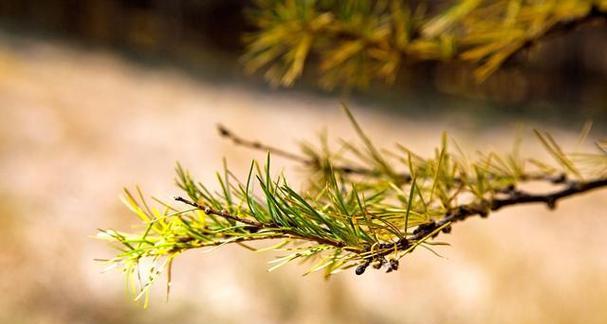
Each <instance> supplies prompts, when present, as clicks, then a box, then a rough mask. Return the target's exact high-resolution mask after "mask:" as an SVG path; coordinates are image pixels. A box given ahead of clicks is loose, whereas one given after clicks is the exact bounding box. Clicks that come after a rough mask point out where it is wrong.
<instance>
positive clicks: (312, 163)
mask: <svg viewBox="0 0 607 324" xmlns="http://www.w3.org/2000/svg"><path fill="white" fill-rule="evenodd" d="M217 129H218V131H219V135H220V136H221V137H223V138H226V139H228V140H231V141H232V143H234V144H235V145H237V146H242V147H245V148H249V149H253V150H259V151H262V152H264V153H268V152H269V153H271V154H272V155H274V156H280V157H283V158H286V159H288V160H292V161H294V162H297V163H301V164H303V165H304V166H307V167H310V168H312V169H315V170H317V171H319V169H321V168H323V163H322V162H321V158H320V157H319V156H318V155H314V156H311V157H304V156H302V155H298V154H295V153H292V152H288V151H285V150H283V149H279V148H276V147H274V146H271V145H268V144H265V143H263V142H260V141H252V140H247V139H245V138H243V137H241V136H238V135H237V134H236V133H235V132H234V131H232V130H230V129H229V128H227V127H226V126H224V125H218V126H217ZM331 168H332V170H333V171H335V172H339V173H343V174H345V175H348V174H353V175H360V176H367V177H381V176H385V175H384V174H382V172H380V171H378V170H374V169H371V168H368V167H363V166H354V165H332V166H331ZM395 178H396V179H398V181H397V183H399V184H409V183H411V180H412V179H413V178H412V176H411V174H409V173H407V172H400V173H397V174H396V176H395ZM518 178H519V179H518V180H519V181H544V182H548V183H551V184H561V183H565V182H566V181H567V176H566V174H565V173H560V174H557V175H553V174H546V173H544V172H536V173H526V174H521V175H519V176H518ZM453 181H454V182H456V183H464V182H465V181H464V180H462V179H461V178H459V177H455V178H453ZM505 189H507V188H505Z"/></svg>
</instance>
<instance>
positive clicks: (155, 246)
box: [99, 109, 607, 297]
mask: <svg viewBox="0 0 607 324" xmlns="http://www.w3.org/2000/svg"><path fill="white" fill-rule="evenodd" d="M346 113H347V114H348V116H349V118H350V119H351V121H352V123H353V126H354V128H355V130H356V132H357V133H358V135H359V138H360V139H361V142H362V143H361V146H360V147H359V146H356V145H355V144H354V143H351V142H346V145H345V148H346V149H347V150H346V151H348V152H350V153H351V154H353V155H355V156H356V157H357V158H358V159H359V160H361V161H363V162H364V163H366V164H365V166H364V168H366V169H365V170H368V172H366V173H360V174H355V175H354V174H353V176H351V177H348V176H346V175H347V174H348V172H347V171H345V170H347V169H346V168H348V167H347V166H345V165H347V164H343V163H344V161H349V160H348V159H346V158H345V157H343V156H342V155H340V154H334V153H332V152H330V151H329V148H328V146H327V145H326V143H324V144H323V147H324V148H323V152H324V153H322V152H320V153H319V152H316V151H314V150H313V149H312V148H310V147H307V148H306V149H305V150H304V155H302V156H299V155H296V154H293V153H290V152H287V151H283V150H279V149H276V148H273V147H271V146H268V145H265V144H262V143H260V142H255V141H250V140H247V139H244V138H240V137H238V136H237V135H235V134H234V133H232V132H231V131H229V130H227V129H226V128H225V127H223V128H221V130H220V133H221V135H222V136H223V137H227V138H229V139H231V140H232V141H233V142H234V143H236V144H237V145H243V146H246V147H251V148H253V149H262V150H265V151H269V154H268V158H267V161H266V162H265V164H264V165H260V164H259V163H256V162H254V163H252V164H251V168H250V170H249V174H248V176H247V178H246V181H242V182H241V181H239V180H238V178H237V177H235V176H234V175H233V174H232V173H231V172H230V171H229V170H228V169H227V166H226V167H225V170H224V171H223V172H220V173H217V179H218V184H219V190H218V191H217V192H213V191H211V190H209V189H208V188H207V187H206V186H205V185H204V184H202V183H199V182H196V181H195V180H194V179H193V178H192V177H191V175H190V174H189V173H188V172H187V171H186V170H185V169H183V168H182V167H181V166H180V165H178V166H177V178H176V182H177V185H178V187H179V188H181V189H182V190H183V191H184V192H185V193H186V194H187V198H186V197H182V196H177V197H176V198H175V200H176V201H177V202H180V203H183V204H186V205H188V206H190V207H193V209H186V210H182V209H181V208H178V207H176V206H173V205H171V204H169V203H164V202H162V201H160V200H157V202H158V204H159V208H161V209H164V210H159V209H157V208H151V207H150V205H148V204H147V203H146V201H145V199H144V197H143V195H142V194H141V192H140V191H139V190H138V197H135V196H134V195H132V194H131V193H130V192H129V191H128V190H125V194H124V196H123V200H124V202H125V204H126V205H127V206H128V208H129V209H130V210H131V211H132V212H133V213H134V214H136V215H137V216H138V217H139V218H140V219H141V221H142V224H143V225H144V226H143V229H142V231H140V232H138V233H123V232H118V231H114V230H100V233H99V236H100V237H101V238H103V239H107V240H109V241H111V242H112V243H114V244H117V247H118V248H119V250H120V252H119V254H118V255H117V256H116V257H114V258H112V259H109V260H106V261H107V262H109V263H112V264H115V265H119V266H121V267H122V268H123V270H124V271H125V272H126V273H127V275H129V276H131V277H132V278H135V279H137V278H139V277H140V276H136V274H137V273H138V271H139V265H140V263H141V262H142V260H151V261H152V262H155V263H158V266H156V267H154V268H153V269H154V270H153V271H151V273H150V275H149V277H148V278H149V280H143V281H139V284H138V287H139V289H138V291H139V293H138V297H141V296H144V295H146V294H147V293H148V292H149V287H150V285H151V283H152V282H154V280H155V278H156V277H157V276H158V274H159V273H160V270H159V269H165V268H166V267H167V266H168V267H170V265H171V264H172V262H171V261H172V260H173V258H174V257H176V256H177V255H179V254H180V253H182V252H184V251H187V250H191V249H197V248H213V247H219V246H223V245H226V244H239V245H242V246H243V247H246V248H248V249H255V248H254V247H250V246H246V245H244V244H245V243H246V242H250V241H268V240H280V241H281V242H280V243H278V244H277V245H274V246H271V247H269V248H268V249H270V250H275V251H280V252H282V253H286V255H284V256H283V257H280V258H278V259H277V260H275V261H273V263H274V266H272V268H271V269H275V268H277V267H280V266H282V265H283V264H286V263H288V262H290V261H294V260H304V261H309V262H316V263H313V265H312V266H311V268H310V270H309V272H313V271H319V270H323V271H324V274H325V276H330V275H332V274H334V273H337V272H339V271H342V270H345V269H349V268H355V273H356V274H363V273H364V272H365V270H366V269H367V268H368V267H369V266H373V268H376V269H381V268H384V269H386V272H392V271H395V270H397V269H398V268H399V262H400V261H399V260H400V259H401V258H403V257H404V256H405V255H407V254H409V253H412V252H413V251H414V250H415V249H417V247H420V246H421V247H424V248H426V249H429V250H431V251H433V247H434V246H435V245H444V244H446V243H442V242H437V241H435V240H434V239H435V238H436V237H437V236H438V235H439V234H440V233H441V232H443V233H449V232H451V227H452V225H453V224H454V223H456V222H461V221H464V220H466V219H469V218H471V217H473V216H481V217H486V216H487V215H489V213H491V212H494V211H497V210H500V209H502V208H505V207H513V206H518V205H525V204H530V203H544V204H546V205H547V206H548V207H549V208H551V209H554V208H555V207H556V203H557V202H558V201H560V200H561V199H564V198H568V197H573V196H576V195H579V194H582V193H585V192H588V191H591V190H596V189H600V188H607V152H606V151H605V146H606V145H605V142H604V141H598V142H597V149H598V153H584V154H579V153H578V154H567V153H565V151H564V150H563V149H562V148H561V147H560V146H559V145H558V143H557V142H556V141H555V140H554V139H553V138H552V137H551V136H550V134H548V133H546V132H539V131H536V136H537V137H538V139H539V141H540V143H541V144H542V145H543V146H544V148H545V149H546V150H547V152H548V153H550V155H551V156H552V158H553V160H554V162H556V164H557V165H558V166H557V167H552V166H550V165H549V164H548V163H547V162H542V161H536V160H531V159H524V158H521V157H520V156H519V153H518V146H516V145H515V148H514V150H513V152H512V153H510V154H507V155H501V154H497V153H494V152H489V153H481V154H480V156H479V158H478V159H476V160H470V159H468V158H465V157H463V156H460V155H462V154H463V153H461V152H460V153H452V152H451V151H450V150H449V149H448V141H447V136H446V134H445V135H443V138H442V141H441V145H440V146H439V148H437V150H436V151H435V155H434V156H433V157H428V158H423V157H421V156H418V155H416V154H414V153H413V152H411V150H408V149H406V148H404V147H403V146H399V147H400V148H401V149H402V150H401V152H400V156H398V153H394V154H393V155H394V157H395V158H397V159H399V160H401V161H405V162H406V165H407V167H408V170H407V173H406V174H407V175H409V177H410V178H412V179H414V180H412V181H408V182H403V181H401V180H400V179H399V178H398V177H399V176H400V175H401V174H400V173H398V172H395V171H394V169H395V166H394V162H393V161H392V160H390V159H388V158H386V157H384V156H383V153H381V152H382V151H381V150H379V149H377V148H375V146H374V144H373V143H372V142H371V140H370V139H369V137H368V136H366V134H364V133H363V131H362V128H361V127H360V125H359V124H358V123H357V122H356V121H355V120H354V119H353V117H352V115H351V113H350V112H349V111H348V110H347V109H346ZM587 131H588V130H585V131H584V133H587ZM272 153H275V154H277V155H281V156H284V157H286V158H289V159H291V160H294V161H295V162H297V163H303V164H306V165H310V166H311V169H312V171H313V173H314V174H318V176H314V177H312V178H311V181H310V183H309V186H308V188H307V189H305V190H295V189H293V188H292V187H290V186H289V185H288V183H287V181H286V179H285V177H284V176H279V177H277V178H275V177H272V175H271V174H270V154H272ZM342 153H343V152H342ZM403 155H404V156H403ZM304 156H305V157H304ZM293 157H296V158H295V159H293ZM310 161H312V162H310ZM314 161H318V162H314ZM530 162H533V163H530ZM529 164H531V165H532V167H533V170H530V167H529ZM333 165H337V166H339V167H333ZM532 179H535V180H541V181H545V182H547V183H548V184H550V185H551V186H553V189H554V190H552V191H548V192H547V193H530V192H527V191H525V190H524V189H523V188H521V185H522V182H524V181H528V180H532ZM433 252H434V251H433ZM137 280H141V279H137Z"/></svg>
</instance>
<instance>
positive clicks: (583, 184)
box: [356, 178, 607, 275]
mask: <svg viewBox="0 0 607 324" xmlns="http://www.w3.org/2000/svg"><path fill="white" fill-rule="evenodd" d="M601 188H607V178H599V179H594V180H589V181H570V182H568V185H567V186H566V187H565V188H563V189H561V190H558V191H554V192H551V193H546V194H530V193H527V192H524V191H520V190H516V189H512V190H511V191H510V194H509V197H507V198H498V199H491V200H485V201H481V202H480V203H472V204H467V205H461V206H458V207H456V208H454V209H453V210H452V211H449V212H448V213H447V214H446V215H445V216H444V217H443V218H441V219H440V220H438V221H431V222H429V223H425V224H422V225H420V226H418V227H417V229H416V231H414V232H413V235H412V236H410V237H405V238H402V239H400V240H398V241H397V242H396V243H394V244H382V245H380V246H379V251H376V252H375V253H372V254H371V255H370V256H369V257H367V258H366V259H365V261H363V263H362V264H361V265H360V266H359V267H358V268H357V272H356V273H357V274H358V275H360V274H363V273H364V271H365V269H366V268H367V267H368V266H369V264H370V263H371V261H372V260H377V259H381V258H383V257H384V256H386V255H388V254H390V253H392V251H394V250H395V249H396V250H407V249H409V248H410V247H411V246H412V245H413V244H414V243H415V242H417V241H420V240H425V239H426V238H428V237H432V238H436V237H437V236H438V235H439V233H441V232H443V233H447V234H448V233H451V224H453V223H456V222H461V221H464V220H466V219H468V218H470V217H472V216H481V217H483V218H486V217H488V216H489V212H490V211H497V210H500V209H502V208H504V207H509V206H517V205H524V204H531V203H544V204H546V206H547V207H548V208H549V209H551V210H552V209H555V208H556V203H557V202H558V201H559V200H561V199H564V198H568V197H572V196H575V195H579V194H582V193H585V192H588V191H592V190H596V189H601ZM437 229H440V231H437ZM368 252H370V251H369V250H368V251H367V253H368ZM388 270H390V271H392V270H391V268H389V269H388Z"/></svg>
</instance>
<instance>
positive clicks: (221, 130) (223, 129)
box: [217, 124, 232, 137]
mask: <svg viewBox="0 0 607 324" xmlns="http://www.w3.org/2000/svg"><path fill="white" fill-rule="evenodd" d="M217 131H218V132H219V135H220V136H221V137H230V136H232V132H230V130H229V129H227V128H226V127H225V126H223V125H222V124H217Z"/></svg>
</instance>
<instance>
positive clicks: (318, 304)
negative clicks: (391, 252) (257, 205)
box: [0, 0, 607, 323]
mask: <svg viewBox="0 0 607 324" xmlns="http://www.w3.org/2000/svg"><path fill="white" fill-rule="evenodd" d="M246 5H247V2H241V1H202V0H200V1H195V0H189V1H188V0H181V1H163V0H137V1H134V0H129V1H127V0H124V1H118V0H86V1H84V0H80V1H78V0H74V1H69V0H44V1H42V0H39V1H10V0H4V1H2V2H0V246H1V252H0V291H1V292H2V294H1V295H0V323H165V322H182V323H203V322H207V323H209V322H210V323H243V322H250V323H346V322H347V323H445V322H451V323H472V322H479V323H487V322H501V323H545V322H549V323H574V322H577V323H604V322H605V321H607V302H606V301H607V276H605V273H607V253H605V252H606V251H605V247H606V246H607V217H606V216H607V212H606V211H605V206H606V205H607V192H604V191H602V192H592V193H589V194H586V195H583V196H580V197H576V198H574V199H571V200H567V201H564V202H563V203H562V204H560V206H559V208H558V209H557V210H556V211H554V212H549V211H547V210H546V209H545V208H544V207H542V206H529V207H521V208H513V209H508V210H504V211H500V212H498V213H496V214H494V215H492V216H491V217H489V218H488V219H472V220H470V221H467V222H465V223H462V224H458V225H457V226H456V228H454V232H453V234H452V235H450V236H448V237H446V239H447V240H448V241H449V242H450V243H451V244H452V246H451V247H447V248H443V249H441V250H440V252H441V253H442V254H443V256H444V257H445V258H438V257H436V256H434V255H432V254H430V253H426V252H424V251H419V252H418V253H415V254H413V255H411V256H409V257H407V258H406V259H404V260H403V262H402V263H401V264H402V269H401V270H399V271H398V272H396V273H392V274H390V275H386V274H384V273H383V272H376V271H368V273H366V274H365V275H364V276H362V277H357V276H354V275H353V273H350V272H346V273H343V274H340V275H337V276H335V277H333V278H332V279H331V280H329V281H325V280H323V279H322V278H321V276H320V275H309V276H306V277H302V276H301V274H302V273H303V272H304V271H305V269H306V268H305V267H303V266H299V265H297V264H293V265H288V266H286V267H285V268H283V269H281V270H279V271H276V272H272V273H268V272H267V271H266V269H267V267H268V266H267V264H266V262H267V261H269V260H271V259H272V257H273V255H272V254H271V253H264V254H254V253H251V252H249V251H246V250H244V249H241V248H238V247H226V248H223V249H221V250H216V251H215V252H212V253H206V254H205V253H200V252H199V251H192V252H189V253H186V254H184V255H182V256H181V257H180V258H178V259H177V260H176V261H175V264H174V271H173V277H174V278H173V287H172V293H171V296H170V301H169V302H168V303H167V302H165V301H164V283H159V284H158V285H156V287H155V289H154V294H153V296H152V301H151V306H150V307H149V308H148V309H145V310H144V309H142V308H141V306H140V305H137V304H135V303H134V302H132V301H131V300H130V296H128V295H127V293H126V289H125V284H124V278H123V277H122V273H120V272H117V271H109V272H105V273H102V272H101V270H102V269H103V265H102V264H99V263H97V262H94V261H93V259H95V258H104V257H106V258H107V257H111V256H112V254H113V253H114V252H113V250H111V249H110V248H109V247H108V246H107V245H106V244H105V243H104V242H101V241H98V240H96V239H94V238H93V237H94V235H95V234H96V229H97V228H100V227H101V228H108V227H110V228H117V229H123V230H127V229H129V228H131V227H133V226H136V225H137V221H136V218H135V217H133V216H132V215H130V214H129V213H128V212H127V210H126V208H124V207H123V206H122V205H121V204H120V202H119V200H118V195H119V193H120V192H121V189H122V187H123V186H126V187H130V188H133V187H134V186H136V185H139V186H141V187H142V188H143V189H144V190H145V192H146V193H148V194H150V195H154V196H157V197H160V198H163V199H167V200H168V199H170V197H172V196H173V195H174V194H175V193H177V190H176V188H175V187H174V185H173V180H172V179H173V168H174V166H175V162H176V161H180V162H181V163H182V164H183V165H184V166H186V167H187V168H189V169H190V170H191V171H192V173H193V174H194V175H196V176H197V177H198V178H200V179H201V180H203V181H205V182H208V183H211V184H212V183H213V179H214V172H215V171H216V170H217V169H218V168H220V167H221V160H222V158H223V157H226V158H227V159H228V161H229V165H230V167H231V168H232V169H233V170H234V172H235V173H236V174H239V175H244V174H245V173H246V170H247V167H248V165H249V163H250V159H252V158H256V159H260V158H263V153H259V152H252V151H249V150H246V149H243V148H236V147H234V146H233V145H231V144H230V143H228V142H226V141H224V140H222V139H220V138H219V136H217V133H216V130H215V125H216V124H217V123H219V122H221V123H223V124H225V125H227V126H229V127H230V128H232V129H234V130H238V132H239V133H240V134H241V135H245V136H249V137H251V138H254V139H259V140H263V141H264V142H266V143H269V144H272V145H275V146H280V147H284V148H290V149H292V150H295V149H296V148H297V141H298V140H302V139H305V140H314V139H315V136H317V134H318V132H319V131H320V130H322V129H323V128H326V129H328V131H329V134H330V135H332V136H333V138H337V137H343V138H346V139H348V138H354V133H353V131H352V130H351V129H350V127H349V125H348V122H347V120H346V118H344V116H343V115H342V113H341V112H340V110H339V109H338V106H339V102H340V101H341V100H344V101H346V102H347V103H348V104H349V105H350V106H351V107H352V109H353V111H354V112H355V113H356V115H357V116H358V118H359V120H360V121H361V122H362V124H363V125H364V127H365V128H366V130H367V131H368V133H369V134H371V136H372V138H373V139H374V140H375V141H376V142H377V143H381V145H382V146H385V147H392V145H393V144H394V143H395V142H401V143H403V144H405V145H407V146H409V147H411V148H412V149H414V150H417V151H419V152H421V153H423V154H430V153H431V152H432V150H433V148H434V146H435V145H437V143H439V138H440V133H441V131H443V130H446V131H448V132H449V134H450V135H451V136H453V137H454V138H456V139H457V140H458V141H459V142H460V143H464V144H465V147H466V148H467V149H468V150H469V152H470V153H472V154H473V153H474V151H475V149H495V150H497V151H502V152H505V151H507V150H508V149H509V148H510V147H511V144H512V139H513V134H514V133H515V130H516V128H517V127H518V126H519V125H523V127H525V128H526V129H527V130H530V129H531V128H533V127H540V128H542V129H546V130H548V131H550V132H552V133H553V134H554V135H555V137H556V138H558V139H559V140H560V141H561V142H562V143H563V144H564V146H565V147H567V148H570V149H576V148H580V147H576V139H577V134H578V132H579V129H580V128H581V127H582V125H583V123H584V122H585V121H586V120H593V121H594V129H593V132H592V133H591V138H592V139H597V138H605V137H606V136H607V128H606V127H605V126H606V125H607V27H605V26H589V27H587V28H583V29H581V30H576V31H574V32H572V33H569V34H566V35H562V36H559V37H555V38H551V39H548V40H546V41H544V42H542V43H541V44H540V45H539V46H536V47H533V48H532V49H530V50H529V51H527V52H525V53H522V54H521V55H519V56H520V57H517V58H516V59H515V60H514V62H513V63H512V64H509V65H508V66H505V67H504V68H503V69H502V70H501V71H500V72H498V73H497V74H496V75H494V76H493V77H492V78H490V79H489V80H488V81H487V82H485V83H484V84H482V85H476V84H474V83H473V82H472V80H471V79H469V77H468V75H469V74H468V72H467V71H466V70H465V69H464V68H460V67H457V66H450V67H444V66H434V65H423V66H415V67H411V68H409V69H407V70H406V71H403V72H402V75H401V77H400V78H399V81H398V82H397V84H395V85H394V86H393V87H391V88H386V87H382V86H375V87H373V88H371V89H368V90H366V91H354V92H348V93H345V92H341V91H336V92H333V93H326V92H322V91H320V90H318V89H317V88H316V87H315V83H314V77H313V76H307V77H304V79H303V80H302V82H300V83H299V84H298V85H296V86H295V87H294V88H291V89H275V88H271V87H269V86H268V85H267V84H266V83H265V82H264V81H263V80H262V79H261V78H260V77H259V76H255V75H253V76H250V75H245V74H244V73H243V71H242V67H241V65H240V64H239V62H238V58H239V55H240V54H241V53H242V45H241V42H240V38H241V35H242V34H243V33H244V32H247V31H249V30H250V27H249V26H248V25H247V23H246V21H245V20H244V19H243V15H242V9H243V7H245V6H246ZM528 134H529V133H528ZM590 148H591V143H587V144H585V145H583V146H582V147H581V149H590ZM524 151H525V152H526V153H527V154H528V155H533V156H544V154H545V153H543V151H542V150H541V149H540V146H539V145H537V143H535V141H534V140H533V139H532V138H531V136H529V139H528V140H527V141H526V142H525V146H524ZM276 161H277V162H276V164H280V167H281V168H284V170H285V172H286V173H287V174H288V175H289V176H290V177H292V178H294V179H305V176H306V174H305V173H304V172H302V171H301V170H300V169H298V168H297V167H296V166H293V165H292V164H291V163H289V161H280V160H276ZM211 187H213V186H212V185H211Z"/></svg>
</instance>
